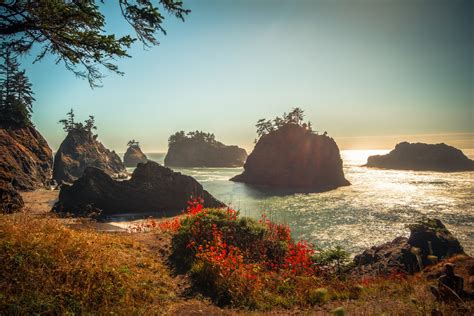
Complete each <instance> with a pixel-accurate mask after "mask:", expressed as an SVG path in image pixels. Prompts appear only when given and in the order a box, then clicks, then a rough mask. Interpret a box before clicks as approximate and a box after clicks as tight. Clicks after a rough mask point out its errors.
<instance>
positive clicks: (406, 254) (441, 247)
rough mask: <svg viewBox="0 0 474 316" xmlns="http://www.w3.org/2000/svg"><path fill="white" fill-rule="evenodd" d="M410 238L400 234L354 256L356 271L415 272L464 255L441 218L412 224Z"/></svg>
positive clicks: (358, 272) (359, 272)
mask: <svg viewBox="0 0 474 316" xmlns="http://www.w3.org/2000/svg"><path fill="white" fill-rule="evenodd" d="M409 228H410V237H409V238H405V237H397V238H395V239H394V240H393V241H391V242H388V243H385V244H383V245H379V246H374V247H372V248H370V249H367V250H365V251H364V252H363V253H361V254H359V255H357V256H355V258H354V263H355V265H356V267H355V269H354V272H355V273H357V274H370V275H377V274H390V273H392V272H394V271H396V272H405V273H407V274H413V273H414V272H417V271H420V265H421V267H422V268H424V267H426V266H428V265H430V264H433V263H436V262H437V261H439V260H442V259H444V258H448V257H450V256H453V255H456V254H464V250H463V248H462V247H461V244H460V243H459V241H458V240H457V239H456V238H455V237H454V236H453V235H452V234H451V233H450V232H449V230H448V229H447V228H446V226H444V225H443V223H442V222H441V221H440V220H438V219H427V220H424V221H420V222H418V223H416V224H414V225H411V226H409Z"/></svg>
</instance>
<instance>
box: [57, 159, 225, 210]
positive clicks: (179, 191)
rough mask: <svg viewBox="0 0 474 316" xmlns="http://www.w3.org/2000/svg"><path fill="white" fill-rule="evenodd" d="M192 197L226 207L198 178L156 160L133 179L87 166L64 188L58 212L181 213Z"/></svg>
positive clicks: (137, 172)
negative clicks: (118, 177) (125, 178)
mask: <svg viewBox="0 0 474 316" xmlns="http://www.w3.org/2000/svg"><path fill="white" fill-rule="evenodd" d="M191 198H202V199H203V206H205V207H224V206H225V204H223V203H222V202H220V201H218V200H216V199H215V198H214V197H213V196H212V195H211V194H209V193H208V192H207V191H206V190H204V189H203V187H202V185H201V184H200V183H199V182H197V181H196V180H195V179H194V178H192V177H190V176H186V175H182V174H181V173H179V172H174V171H173V170H171V169H169V168H166V167H163V166H161V165H159V164H158V163H156V162H154V161H148V162H146V163H143V164H139V165H138V166H137V168H136V169H135V170H134V171H133V174H132V177H131V178H130V180H124V181H116V180H113V179H112V178H111V177H110V176H109V175H107V174H106V173H105V172H104V171H102V170H100V169H97V168H94V167H87V168H86V169H85V171H84V174H83V175H82V177H80V178H79V179H78V180H77V181H75V182H74V184H73V185H72V186H69V185H65V186H62V187H61V192H60V193H59V201H58V202H57V203H56V205H55V207H54V211H55V212H58V213H71V214H74V215H78V216H85V215H89V214H90V213H95V212H97V211H100V214H101V215H110V214H120V213H122V214H123V213H146V212H157V211H173V210H176V211H179V210H184V209H186V207H187V206H188V204H187V203H188V201H189V200H190V199H191Z"/></svg>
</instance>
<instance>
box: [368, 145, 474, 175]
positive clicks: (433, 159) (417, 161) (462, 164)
mask: <svg viewBox="0 0 474 316" xmlns="http://www.w3.org/2000/svg"><path fill="white" fill-rule="evenodd" d="M366 166H367V167H376V168H385V169H399V170H419V171H443V172H455V171H472V170H474V161H472V160H471V159H469V158H467V157H466V156H465V155H464V154H463V152H462V151H460V150H459V149H456V148H454V147H452V146H448V145H446V144H423V143H408V142H402V143H399V144H397V145H396V146H395V149H394V150H392V151H391V152H390V153H388V154H386V155H376V156H370V157H369V158H368V159H367V164H366Z"/></svg>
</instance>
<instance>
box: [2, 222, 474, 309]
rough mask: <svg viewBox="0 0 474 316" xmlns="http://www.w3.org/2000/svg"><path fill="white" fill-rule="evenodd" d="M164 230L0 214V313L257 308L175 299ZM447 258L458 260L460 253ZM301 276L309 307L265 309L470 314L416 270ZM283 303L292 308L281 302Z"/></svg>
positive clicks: (175, 287) (176, 282)
mask: <svg viewBox="0 0 474 316" xmlns="http://www.w3.org/2000/svg"><path fill="white" fill-rule="evenodd" d="M91 227H93V226H91ZM164 234H165V233H163V232H160V231H155V232H152V233H139V234H117V233H101V232H97V231H96V230H95V229H94V228H84V229H80V230H77V229H71V228H68V227H66V226H65V225H64V224H63V223H62V222H61V221H60V220H59V219H56V218H38V217H37V216H36V217H35V216H33V217H32V216H29V215H27V214H15V215H3V216H0V314H6V315H25V314H101V315H102V314H111V313H113V314H120V315H141V314H147V315H148V314H163V313H168V314H171V315H174V314H183V315H188V314H193V313H194V314H199V313H201V314H208V315H221V314H236V313H243V314H251V315H253V314H257V313H261V312H259V311H258V310H255V311H254V312H252V311H250V310H248V309H246V308H245V307H244V308H243V309H240V310H236V309H229V308H225V309H219V308H217V307H216V306H214V305H212V304H211V303H210V302H208V301H206V300H203V299H201V298H200V297H199V296H196V297H194V298H187V297H186V298H185V297H180V295H181V294H180V291H179V287H180V286H182V285H180V284H181V283H179V276H177V277H175V278H174V279H173V278H172V277H171V276H170V269H169V267H167V266H165V265H163V264H162V259H166V258H161V259H160V256H164V257H167V255H169V253H168V252H166V251H164V252H163V250H165V249H168V248H169V247H170V241H169V240H170V236H168V237H167V238H164V236H165V235H164ZM451 260H456V261H458V262H457V264H458V265H459V266H461V262H462V260H465V259H463V258H461V257H459V258H457V257H456V258H453V259H451ZM303 281H304V280H301V282H298V284H297V285H295V286H297V287H298V288H299V290H298V291H297V292H298V293H300V294H302V295H303V294H304V293H306V294H307V295H309V296H308V297H307V298H309V299H311V300H313V301H314V303H315V304H314V305H313V304H310V305H313V306H309V305H302V306H297V305H294V304H287V303H288V302H280V303H281V304H276V303H275V302H268V305H269V306H268V308H269V310H267V311H266V312H265V314H268V313H270V314H275V315H288V314H303V315H327V314H331V312H332V311H333V310H335V309H336V308H339V307H340V308H342V309H343V310H344V311H345V314H346V315H429V314H431V312H432V311H433V310H438V311H440V312H442V313H443V315H469V314H473V303H472V302H469V303H461V302H451V303H450V304H442V303H438V302H436V301H435V299H434V297H433V295H432V294H431V293H430V290H429V286H430V285H431V284H434V282H435V281H428V280H426V279H425V278H424V277H422V276H414V277H408V278H396V279H394V278H375V279H370V280H365V281H363V280H359V279H348V280H345V281H343V280H341V279H337V278H334V279H332V278H328V279H326V280H320V282H318V284H319V285H318V287H317V288H315V286H314V283H312V282H309V283H308V284H306V283H305V282H303ZM323 289H324V290H325V291H322V290H323ZM324 292H325V293H327V294H324ZM321 293H323V294H324V295H323V294H321ZM306 294H305V295H306ZM321 295H322V296H324V297H323V299H321ZM310 296H311V297H310ZM288 299H292V300H294V299H297V298H291V297H290V298H288ZM299 299H300V300H302V301H303V300H305V297H302V298H299ZM286 305H288V306H292V307H291V308H290V309H285V308H282V306H286ZM276 306H280V307H276ZM199 311H201V312H199Z"/></svg>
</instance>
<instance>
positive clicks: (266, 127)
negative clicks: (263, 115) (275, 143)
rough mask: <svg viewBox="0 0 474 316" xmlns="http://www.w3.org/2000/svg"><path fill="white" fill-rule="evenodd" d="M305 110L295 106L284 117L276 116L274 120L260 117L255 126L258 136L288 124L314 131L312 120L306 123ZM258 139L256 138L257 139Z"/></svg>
mask: <svg viewBox="0 0 474 316" xmlns="http://www.w3.org/2000/svg"><path fill="white" fill-rule="evenodd" d="M303 120H304V111H303V110H302V109H301V108H298V107H296V108H293V110H291V112H289V113H283V116H282V117H279V116H277V117H275V118H274V119H273V120H267V119H260V120H258V121H257V124H256V125H255V127H256V128H257V136H258V138H260V137H262V136H263V135H266V134H269V133H271V132H272V131H274V130H277V129H279V128H282V127H283V126H286V125H298V126H302V127H304V128H306V129H307V130H308V131H310V132H312V125H311V122H309V121H308V122H307V123H305V122H304V121H303ZM257 140H258V139H256V141H257Z"/></svg>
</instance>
